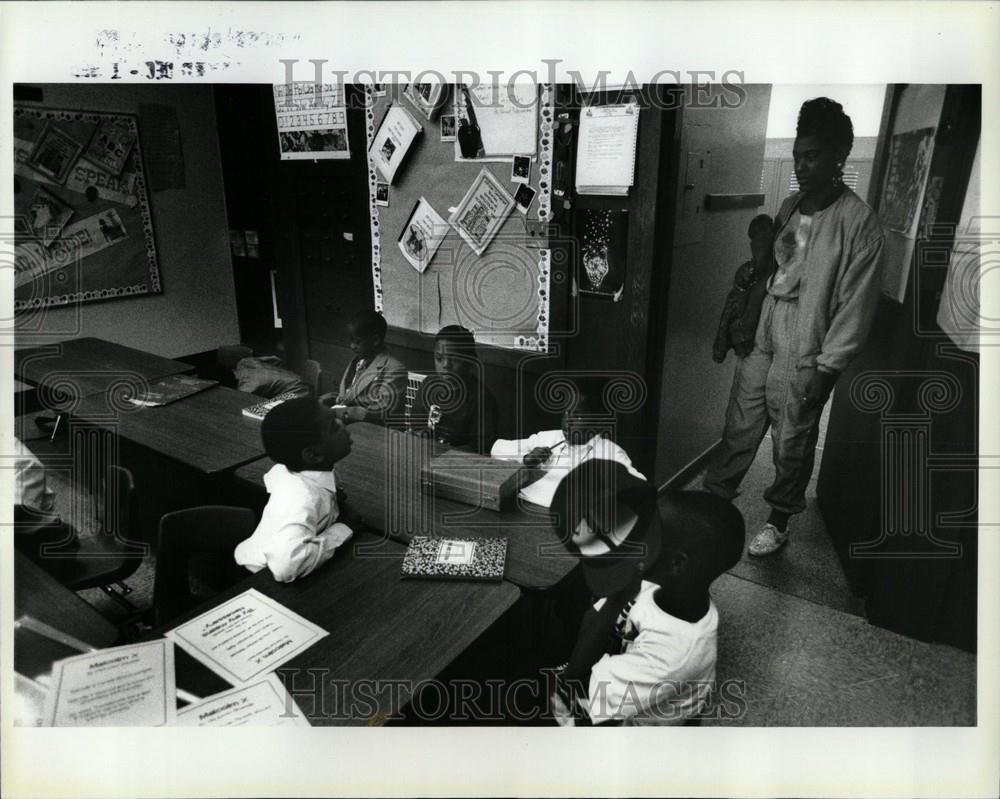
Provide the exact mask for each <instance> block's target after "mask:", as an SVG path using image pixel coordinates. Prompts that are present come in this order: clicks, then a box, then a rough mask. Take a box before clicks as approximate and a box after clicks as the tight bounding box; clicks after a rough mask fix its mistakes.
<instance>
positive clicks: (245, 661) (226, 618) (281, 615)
mask: <svg viewBox="0 0 1000 799" xmlns="http://www.w3.org/2000/svg"><path fill="white" fill-rule="evenodd" d="M328 634H329V633H327V632H326V630H323V629H321V628H320V627H317V626H316V625H315V624H313V623H312V622H311V621H308V620H307V619H304V618H302V617H301V616H300V615H299V614H297V613H294V612H293V611H291V610H289V609H288V608H286V607H284V606H282V605H280V604H278V603H277V602H275V601H274V600H273V599H270V598H269V597H266V596H264V594H262V593H260V592H259V591H257V590H256V589H253V588H251V589H249V590H247V591H244V592H243V593H242V594H240V595H239V596H235V597H233V598H232V599H230V600H229V601H228V602H223V603H222V604H221V605H218V606H216V607H214V608H212V609H211V610H208V611H206V612H205V613H202V614H201V615H200V616H198V617H196V618H194V619H192V620H191V621H188V622H185V623H184V624H182V625H180V626H179V627H175V628H174V629H173V630H170V631H169V632H168V633H167V634H166V635H167V637H168V638H170V639H171V640H172V641H174V642H175V643H176V644H177V645H178V646H179V647H180V648H181V649H183V650H184V651H185V652H187V653H188V654H190V655H191V656H192V657H193V658H195V659H197V660H199V661H201V662H202V663H204V664H205V665H206V666H208V667H209V668H210V669H211V670H212V671H214V672H215V673H216V674H218V675H219V676H220V677H222V678H223V679H224V680H226V681H227V682H229V683H230V684H231V685H245V684H247V683H249V682H250V681H251V680H256V679H257V678H259V677H261V676H262V675H264V674H267V673H269V672H271V671H273V670H274V669H276V668H277V667H278V666H280V665H281V664H282V663H285V662H287V661H288V660H290V659H291V658H293V657H295V656H296V655H297V654H298V653H299V652H302V651H303V650H305V649H308V648H309V647H310V646H312V645H313V644H314V643H316V642H317V641H318V640H320V639H321V638H324V637H326V636H327V635H328Z"/></svg>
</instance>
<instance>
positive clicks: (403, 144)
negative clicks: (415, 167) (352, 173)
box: [368, 104, 424, 183]
mask: <svg viewBox="0 0 1000 799" xmlns="http://www.w3.org/2000/svg"><path fill="white" fill-rule="evenodd" d="M423 132H424V129H423V126H422V125H421V124H420V123H419V122H417V120H416V119H414V117H413V114H411V113H410V112H409V111H407V110H406V109H405V108H403V106H401V105H398V104H393V105H390V106H389V109H388V110H387V111H386V112H385V116H384V117H383V118H382V124H381V125H379V128H378V131H377V132H376V133H375V138H374V139H373V140H372V144H371V147H369V148H368V160H369V161H370V162H371V163H373V164H374V165H375V167H376V168H377V169H378V171H379V172H381V173H382V177H384V178H385V179H386V182H387V183H392V181H393V178H394V177H395V176H396V172H397V171H398V170H399V167H400V165H401V164H402V163H403V160H404V159H405V158H406V154H407V153H408V152H409V151H410V148H411V147H412V146H413V141H414V139H416V138H417V136H419V135H420V134H421V133H423Z"/></svg>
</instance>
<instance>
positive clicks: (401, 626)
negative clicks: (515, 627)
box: [149, 533, 519, 726]
mask: <svg viewBox="0 0 1000 799" xmlns="http://www.w3.org/2000/svg"><path fill="white" fill-rule="evenodd" d="M404 552H405V547H403V546H402V545H401V544H398V543H396V542H394V541H386V540H382V539H379V538H378V537H376V536H374V535H371V534H367V533H358V534H356V535H355V536H354V537H353V538H352V539H351V540H350V541H348V542H347V543H345V544H344V545H343V546H342V547H341V548H340V549H339V550H338V551H337V552H336V554H335V555H334V556H333V558H332V559H331V560H329V561H328V562H327V563H325V564H323V565H322V566H321V567H320V568H319V569H317V570H316V571H315V572H313V573H312V574H310V575H308V576H307V577H303V578H300V579H298V580H296V581H295V582H292V583H279V582H276V581H275V579H274V578H273V577H272V576H271V573H270V572H269V571H268V570H267V569H264V570H262V571H260V572H258V573H257V574H254V575H251V576H249V577H247V578H246V579H245V580H243V581H241V582H240V583H238V584H237V585H235V586H233V587H232V588H230V589H228V590H227V591H225V592H224V593H222V594H220V595H219V596H218V597H215V598H213V599H212V600H210V601H209V602H206V603H204V604H202V605H200V606H199V607H198V608H196V609H195V610H193V611H191V612H190V613H187V614H185V615H182V616H180V617H178V618H177V619H175V620H173V621H172V622H170V623H169V624H167V625H165V626H164V627H162V628H160V629H159V630H155V631H153V633H151V635H150V636H149V637H151V638H155V637H159V636H161V635H163V634H164V633H165V632H167V631H168V630H170V629H173V628H174V627H177V626H178V625H180V624H182V623H183V622H185V621H187V620H188V619H191V618H194V617H196V616H199V615H201V614H202V613H204V612H205V611H207V610H209V609H210V608H212V607H215V606H217V605H219V604H221V603H222V602H225V601H227V600H229V599H231V598H232V597H234V596H236V595H237V594H240V593H242V592H243V591H246V590H247V589H250V588H255V589H256V590H258V591H260V592H261V593H262V594H265V595H266V596H268V597H270V598H272V599H274V600H275V601H276V602H279V603H281V604H282V605H284V606H285V607H287V608H288V609H290V610H292V611H294V612H295V613H298V614H299V615H301V616H303V617H304V618H306V619H308V620H309V621H311V622H313V623H314V624H317V625H319V626H320V627H321V628H323V629H324V630H326V631H327V632H329V633H330V634H329V635H328V636H326V637H325V638H322V639H320V640H319V641H317V642H316V643H315V644H313V645H312V646H311V647H309V648H308V649H306V650H304V651H303V652H301V653H299V654H298V655H296V656H295V657H294V658H293V659H292V660H290V661H288V662H287V663H286V664H284V665H282V666H280V667H279V668H278V669H277V673H278V674H279V676H281V677H282V679H283V680H284V682H285V687H286V688H287V689H288V690H289V692H290V693H292V695H293V697H294V699H295V701H296V702H297V704H298V705H299V707H300V708H301V710H302V712H303V713H304V714H305V715H306V716H307V717H308V718H309V720H310V722H311V723H312V724H314V725H317V726H332V725H354V726H358V725H369V726H375V725H380V724H383V723H384V722H385V721H387V720H388V719H389V717H391V716H392V715H393V714H396V713H398V712H399V711H400V710H402V709H403V708H404V707H405V706H406V704H407V702H409V700H410V698H411V697H412V696H413V694H414V693H415V692H416V690H418V689H419V687H420V684H421V683H423V682H425V681H427V680H431V679H433V678H435V677H436V676H437V675H439V674H440V673H441V672H442V671H444V669H445V668H447V666H448V665H450V664H451V663H452V662H453V661H454V660H455V659H456V658H457V657H458V656H459V655H460V654H462V652H464V651H465V650H466V649H467V648H468V647H469V646H470V645H471V644H472V643H473V642H474V641H475V640H476V639H477V638H479V636H480V635H482V634H483V633H484V632H485V631H486V629H487V628H488V627H489V626H490V625H492V624H493V623H494V622H495V621H497V619H499V618H500V616H502V615H503V614H504V613H505V612H506V611H507V610H508V609H510V608H511V607H512V606H513V605H514V603H515V602H516V601H517V600H518V597H519V592H518V590H517V589H516V588H515V587H514V586H513V585H511V584H510V583H507V582H496V583H487V582H462V581H457V580H404V579H402V578H401V576H400V567H401V562H402V558H403V554H404ZM175 653H176V656H177V659H176V663H177V684H178V687H180V688H183V689H184V690H186V691H188V692H190V693H193V694H194V695H195V696H200V697H207V696H210V695H212V694H215V693H218V692H220V691H225V690H228V689H229V687H230V686H229V684H228V683H226V682H225V681H224V680H223V679H222V678H221V677H219V676H218V675H216V674H214V673H213V672H211V671H209V670H208V668H207V667H205V666H203V665H202V664H200V663H198V662H197V661H195V660H194V659H193V658H191V657H190V656H189V655H188V654H187V653H185V652H184V651H182V650H180V649H179V648H178V649H176V650H175ZM352 697H353V698H355V699H356V700H357V702H356V703H354V704H352V703H351V698H352ZM369 697H370V698H369Z"/></svg>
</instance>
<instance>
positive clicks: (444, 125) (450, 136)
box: [439, 114, 458, 141]
mask: <svg viewBox="0 0 1000 799" xmlns="http://www.w3.org/2000/svg"><path fill="white" fill-rule="evenodd" d="M439 122H440V124H441V141H455V134H456V133H457V132H458V125H457V123H456V121H455V115H454V114H441V116H440V118H439Z"/></svg>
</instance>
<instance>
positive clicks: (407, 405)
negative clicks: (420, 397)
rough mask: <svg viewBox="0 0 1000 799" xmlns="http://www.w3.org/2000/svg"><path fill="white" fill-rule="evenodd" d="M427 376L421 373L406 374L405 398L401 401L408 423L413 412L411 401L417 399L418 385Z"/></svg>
mask: <svg viewBox="0 0 1000 799" xmlns="http://www.w3.org/2000/svg"><path fill="white" fill-rule="evenodd" d="M426 378H427V375H425V374H423V373H422V372H407V374H406V398H405V399H404V400H403V410H404V411H405V413H406V421H407V422H409V421H410V414H411V412H412V411H413V401H414V400H415V399H416V398H417V392H418V391H419V390H420V384H421V383H423V382H424V380H425V379H426Z"/></svg>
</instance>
